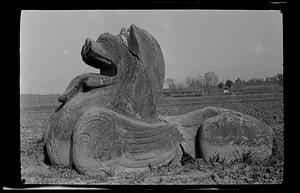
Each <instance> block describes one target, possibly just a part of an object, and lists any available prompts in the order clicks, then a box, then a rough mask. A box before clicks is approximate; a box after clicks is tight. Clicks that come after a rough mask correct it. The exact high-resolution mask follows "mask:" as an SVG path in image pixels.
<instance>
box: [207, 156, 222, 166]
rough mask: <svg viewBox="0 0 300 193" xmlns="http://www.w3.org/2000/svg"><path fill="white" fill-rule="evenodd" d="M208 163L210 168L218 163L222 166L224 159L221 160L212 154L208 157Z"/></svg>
mask: <svg viewBox="0 0 300 193" xmlns="http://www.w3.org/2000/svg"><path fill="white" fill-rule="evenodd" d="M208 163H210V164H211V165H212V166H214V165H215V163H220V164H222V165H223V164H224V163H225V158H221V157H220V154H219V153H217V154H214V155H213V156H211V157H209V160H208Z"/></svg>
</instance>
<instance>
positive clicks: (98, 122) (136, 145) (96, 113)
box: [72, 108, 180, 175]
mask: <svg viewBox="0 0 300 193" xmlns="http://www.w3.org/2000/svg"><path fill="white" fill-rule="evenodd" d="M179 142H180V132H179V130H178V129H177V128H176V127H175V126H174V125H171V124H167V123H157V124H149V123H145V122H142V121H138V120H133V119H129V118H128V117H125V116H123V115H120V114H118V113H115V112H114V111H111V110H108V109H106V108H91V109H90V110H89V111H87V112H85V113H84V114H83V115H82V116H81V118H80V120H79V121H78V125H76V127H75V130H74V135H73V149H72V150H73V162H74V164H75V166H76V168H77V169H78V170H79V171H80V172H81V173H87V174H91V175H92V174H97V173H100V172H101V171H105V172H109V171H113V172H120V171H124V170H126V171H132V170H136V169H146V168H148V167H149V165H150V164H151V165H153V166H154V165H156V166H161V165H164V164H166V163H169V162H170V161H171V160H172V159H173V158H174V157H175V155H176V152H177V151H180V147H179Z"/></svg>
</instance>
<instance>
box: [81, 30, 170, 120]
mask: <svg viewBox="0 0 300 193" xmlns="http://www.w3.org/2000/svg"><path fill="white" fill-rule="evenodd" d="M81 56H82V59H83V61H84V62H85V63H86V64H88V65H90V66H92V67H95V68H99V69H100V74H101V75H103V76H110V77H116V78H117V79H118V82H119V88H118V90H119V93H118V94H117V96H116V97H119V98H120V100H115V101H116V104H117V105H118V106H120V108H125V107H122V106H124V105H125V106H126V105H127V104H124V103H130V106H132V108H131V110H132V111H133V113H135V112H136V113H139V116H141V117H145V116H146V117H147V116H149V114H150V115H153V114H155V113H156V104H157V100H158V97H159V92H160V90H161V89H162V87H163V82H164V78H165V62H164V57H163V53H162V51H161V48H160V46H159V44H158V42H157V41H156V39H155V38H154V37H153V36H152V35H151V34H150V33H148V32H147V31H146V30H143V29H141V28H138V27H137V26H135V25H134V24H132V25H131V26H130V27H129V29H125V28H123V29H122V30H121V32H120V33H119V34H118V35H111V34H109V33H103V34H101V35H100V36H99V38H98V39H97V40H96V41H94V40H92V39H90V38H87V39H86V41H85V44H84V45H83V47H82V51H81ZM121 101H123V102H121ZM121 103H123V104H121ZM134 111H135V112H134Z"/></svg>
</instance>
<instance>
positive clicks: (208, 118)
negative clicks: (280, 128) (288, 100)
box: [166, 107, 274, 161]
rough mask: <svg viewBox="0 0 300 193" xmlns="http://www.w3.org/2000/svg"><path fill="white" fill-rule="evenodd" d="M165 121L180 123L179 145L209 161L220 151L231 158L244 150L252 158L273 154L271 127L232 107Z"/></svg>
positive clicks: (198, 111) (203, 110)
mask: <svg viewBox="0 0 300 193" xmlns="http://www.w3.org/2000/svg"><path fill="white" fill-rule="evenodd" d="M166 120H168V121H169V122H175V123H178V125H180V126H181V127H178V128H179V130H180V132H181V133H182V135H183V140H182V142H181V145H182V146H183V149H184V151H185V152H186V153H188V154H190V155H191V156H192V157H194V158H196V157H201V158H204V159H206V160H209V158H210V157H214V156H217V154H219V156H220V158H224V159H225V160H226V161H230V160H233V159H236V158H238V157H239V156H242V154H243V153H247V152H251V154H252V159H264V158H267V157H268V156H270V155H271V154H272V145H273V135H274V133H273V130H272V128H271V127H269V126H268V125H267V124H265V123H263V122H262V121H259V120H257V119H255V118H254V117H251V116H249V115H245V114H243V113H240V112H237V111H234V110H230V109H223V108H218V107H205V108H202V109H199V110H197V111H193V112H190V113H187V114H184V115H179V116H173V117H166Z"/></svg>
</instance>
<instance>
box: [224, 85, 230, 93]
mask: <svg viewBox="0 0 300 193" xmlns="http://www.w3.org/2000/svg"><path fill="white" fill-rule="evenodd" d="M229 93H230V89H229V88H228V86H224V94H229Z"/></svg>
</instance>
